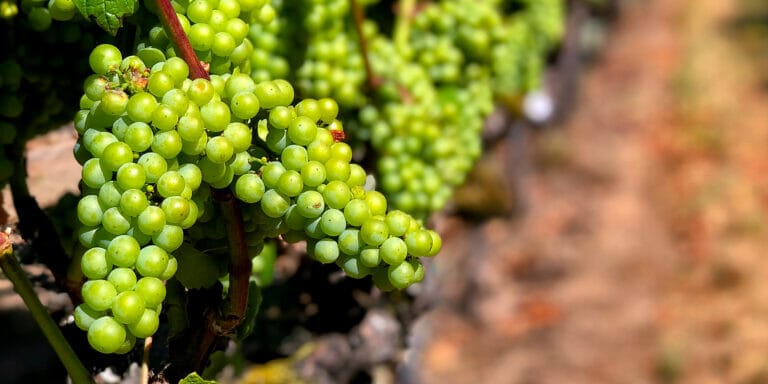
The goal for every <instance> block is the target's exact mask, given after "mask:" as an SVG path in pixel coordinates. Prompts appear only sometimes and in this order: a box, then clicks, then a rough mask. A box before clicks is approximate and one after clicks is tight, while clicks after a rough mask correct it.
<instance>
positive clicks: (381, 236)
mask: <svg viewBox="0 0 768 384" xmlns="http://www.w3.org/2000/svg"><path fill="white" fill-rule="evenodd" d="M360 236H361V237H362V239H363V241H365V242H366V243H367V244H369V245H373V246H377V245H379V244H381V243H383V242H384V241H385V240H387V237H388V236H389V227H388V226H387V223H385V222H384V220H380V219H376V218H370V219H368V220H366V221H365V222H364V223H363V225H362V226H361V227H360Z"/></svg>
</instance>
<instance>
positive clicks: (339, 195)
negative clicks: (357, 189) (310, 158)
mask: <svg viewBox="0 0 768 384" xmlns="http://www.w3.org/2000/svg"><path fill="white" fill-rule="evenodd" d="M322 194H323V199H325V203H326V205H328V206H329V207H331V208H335V209H344V207H345V206H346V205H347V203H348V202H349V201H350V199H351V198H352V191H350V189H349V186H348V185H347V184H345V183H344V182H342V181H338V180H333V181H331V182H329V183H328V184H327V185H326V186H325V189H324V190H323V191H322Z"/></svg>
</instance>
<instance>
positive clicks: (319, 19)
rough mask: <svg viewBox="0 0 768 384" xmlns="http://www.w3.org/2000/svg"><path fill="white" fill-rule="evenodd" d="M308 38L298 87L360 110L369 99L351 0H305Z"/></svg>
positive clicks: (303, 91)
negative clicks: (352, 19) (364, 92)
mask: <svg viewBox="0 0 768 384" xmlns="http://www.w3.org/2000/svg"><path fill="white" fill-rule="evenodd" d="M303 3H304V4H303V7H305V8H306V14H305V15H304V18H303V25H304V27H305V28H306V33H307V36H308V41H307V48H306V50H305V51H304V57H303V62H302V63H301V66H300V67H299V68H298V70H297V80H296V81H297V86H298V89H299V90H300V91H301V92H302V94H306V95H311V97H316V98H320V97H332V98H334V99H336V100H337V101H338V102H339V103H340V104H341V105H342V106H343V107H345V108H349V107H360V106H362V105H363V104H364V103H365V97H361V96H362V92H361V90H360V88H361V86H362V85H363V82H364V81H365V76H366V74H365V68H364V65H363V58H362V56H361V55H360V50H359V49H358V43H357V38H356V37H355V35H354V30H353V29H351V27H350V23H351V18H350V5H349V1H348V0H325V1H306V0H305V1H303Z"/></svg>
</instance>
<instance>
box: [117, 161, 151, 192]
mask: <svg viewBox="0 0 768 384" xmlns="http://www.w3.org/2000/svg"><path fill="white" fill-rule="evenodd" d="M116 180H117V185H118V187H120V188H122V189H123V190H127V189H140V188H141V187H143V186H144V183H146V181H147V171H146V170H145V169H144V167H143V166H141V165H139V164H136V163H126V164H123V165H122V166H120V169H118V170H117V178H116Z"/></svg>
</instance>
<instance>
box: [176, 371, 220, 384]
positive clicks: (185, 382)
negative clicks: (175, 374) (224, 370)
mask: <svg viewBox="0 0 768 384" xmlns="http://www.w3.org/2000/svg"><path fill="white" fill-rule="evenodd" d="M179 384H216V382H215V381H213V380H205V379H203V378H202V377H200V375H198V374H197V372H192V373H190V374H189V375H187V377H185V378H183V379H181V381H179Z"/></svg>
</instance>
